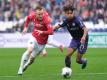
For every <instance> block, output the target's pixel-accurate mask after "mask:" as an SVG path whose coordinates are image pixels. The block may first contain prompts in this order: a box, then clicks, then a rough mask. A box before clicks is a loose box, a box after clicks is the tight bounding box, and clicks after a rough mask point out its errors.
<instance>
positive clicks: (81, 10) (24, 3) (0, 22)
mask: <svg viewBox="0 0 107 80" xmlns="http://www.w3.org/2000/svg"><path fill="white" fill-rule="evenodd" d="M37 4H41V5H43V6H44V7H45V8H46V10H47V11H48V13H49V15H50V16H51V18H52V19H53V22H52V24H55V23H57V22H61V20H62V19H63V17H64V16H63V13H62V9H63V6H64V5H65V4H66V5H67V4H68V5H69V4H72V5H73V6H74V7H75V8H76V11H75V14H76V15H79V16H81V17H82V19H83V21H84V22H90V23H92V24H93V25H96V24H100V22H102V24H104V25H105V24H107V0H0V32H16V31H20V32H21V30H22V29H23V23H24V21H25V18H26V16H27V15H28V14H29V13H30V12H31V11H33V10H34V9H35V7H36V6H37ZM100 26H101V27H102V25H100ZM91 27H92V26H91ZM31 30H32V29H31V28H30V29H29V32H30V31H31ZM95 31H97V30H95ZM100 31H101V29H100ZM104 31H107V30H104Z"/></svg>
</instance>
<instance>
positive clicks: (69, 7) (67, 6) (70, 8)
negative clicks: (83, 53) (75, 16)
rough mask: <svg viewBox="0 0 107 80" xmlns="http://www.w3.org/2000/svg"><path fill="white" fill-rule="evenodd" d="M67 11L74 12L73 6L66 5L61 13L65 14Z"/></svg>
mask: <svg viewBox="0 0 107 80" xmlns="http://www.w3.org/2000/svg"><path fill="white" fill-rule="evenodd" d="M69 10H71V11H74V10H75V8H74V7H73V6H71V5H66V6H64V7H63V11H64V12H67V11H69Z"/></svg>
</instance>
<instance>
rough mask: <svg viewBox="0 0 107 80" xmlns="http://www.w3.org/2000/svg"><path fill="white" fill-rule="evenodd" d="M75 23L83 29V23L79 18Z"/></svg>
mask: <svg viewBox="0 0 107 80" xmlns="http://www.w3.org/2000/svg"><path fill="white" fill-rule="evenodd" d="M77 22H78V24H79V26H80V28H84V27H85V25H84V23H83V21H82V19H81V18H80V17H78V18H77Z"/></svg>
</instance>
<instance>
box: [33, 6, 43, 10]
mask: <svg viewBox="0 0 107 80" xmlns="http://www.w3.org/2000/svg"><path fill="white" fill-rule="evenodd" d="M42 9H43V7H42V6H41V5H37V6H36V8H35V10H42Z"/></svg>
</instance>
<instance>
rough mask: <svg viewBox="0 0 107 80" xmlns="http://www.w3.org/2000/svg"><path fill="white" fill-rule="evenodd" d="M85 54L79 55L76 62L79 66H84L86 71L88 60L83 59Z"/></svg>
mask: <svg viewBox="0 0 107 80" xmlns="http://www.w3.org/2000/svg"><path fill="white" fill-rule="evenodd" d="M82 56H83V54H80V53H77V58H76V62H77V63H78V64H82V67H81V68H82V69H85V68H86V66H87V59H83V58H82Z"/></svg>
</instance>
